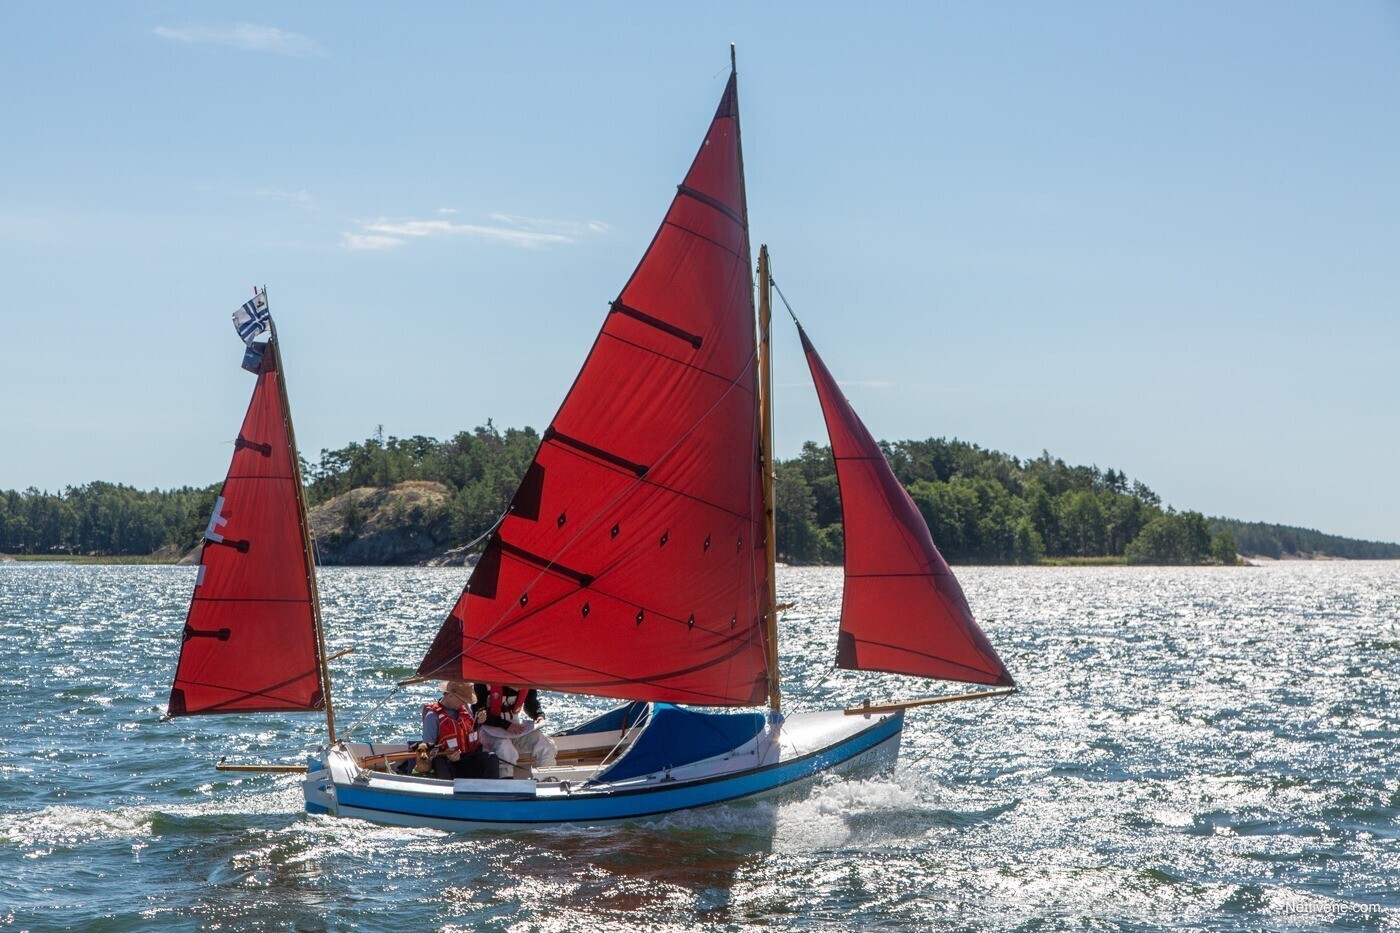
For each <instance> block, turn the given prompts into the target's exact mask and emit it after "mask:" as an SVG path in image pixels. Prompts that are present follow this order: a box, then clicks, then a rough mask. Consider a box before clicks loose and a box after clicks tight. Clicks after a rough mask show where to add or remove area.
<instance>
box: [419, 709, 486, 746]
mask: <svg viewBox="0 0 1400 933" xmlns="http://www.w3.org/2000/svg"><path fill="white" fill-rule="evenodd" d="M462 713H465V715H466V721H465V722H464V721H463V720H462V718H460V715H459V714H462ZM430 715H432V716H436V717H437V727H438V745H440V746H441V747H442V752H440V753H439V754H447V753H449V752H462V753H463V754H466V753H468V752H474V751H476V750H477V749H479V748H481V737H480V736H479V735H477V732H476V723H475V722H473V721H472V718H471V710H470V709H468V708H467V707H465V706H464V707H462V709H460V710H451V709H448V708H447V707H445V706H443V705H442V704H441V703H429V704H428V705H427V706H425V707H423V721H424V722H425V723H426V722H427V719H428V717H429V716H430Z"/></svg>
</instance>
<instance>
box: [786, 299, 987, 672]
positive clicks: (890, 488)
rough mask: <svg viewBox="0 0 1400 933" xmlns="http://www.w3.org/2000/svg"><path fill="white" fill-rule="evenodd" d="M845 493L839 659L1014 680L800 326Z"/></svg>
mask: <svg viewBox="0 0 1400 933" xmlns="http://www.w3.org/2000/svg"><path fill="white" fill-rule="evenodd" d="M798 333H799V335H800V336H801V338H802V349H803V351H804V352H805V353H806V354H807V365H808V366H809V367H811V370H812V381H813V382H815V383H816V386H817V395H818V396H819V397H820V399H821V404H822V413H823V415H825V417H826V430H827V433H828V434H829V435H830V437H831V452H832V455H833V456H834V457H835V458H836V480H837V483H838V485H839V487H840V491H841V519H842V526H843V529H844V533H845V541H846V588H845V592H844V593H843V595H842V600H841V629H840V633H839V634H838V636H837V642H836V664H837V666H838V667H843V668H848V669H852V670H863V671H889V672H891V673H896V674H913V675H916V676H921V677H936V678H940V679H943V680H958V681H964V682H967V683H975V684H995V685H998V686H1006V687H1009V686H1012V685H1013V683H1014V682H1013V681H1012V679H1011V674H1010V673H1008V672H1007V670H1006V667H1005V666H1004V665H1003V664H1002V663H1001V659H1000V658H998V657H997V653H996V651H994V650H993V649H992V646H991V643H990V642H988V641H987V636H986V635H984V634H983V632H982V629H981V628H980V627H979V626H978V625H977V622H976V621H975V620H974V619H973V618H972V610H971V609H969V608H968V605H967V599H966V598H965V597H964V596H963V591H962V587H961V586H959V585H958V581H957V578H956V577H954V576H953V572H952V571H951V570H950V569H948V564H947V563H946V562H945V561H944V560H943V555H941V554H939V553H938V548H936V547H934V544H933V536H932V535H930V534H929V530H928V525H927V523H925V522H924V519H923V516H922V515H920V514H919V510H918V508H917V507H915V505H914V502H913V500H911V499H910V498H909V494H908V493H907V492H905V490H904V487H903V486H901V485H900V483H899V480H898V479H896V478H895V475H894V472H893V471H892V470H891V469H890V465H889V462H888V461H887V460H885V455H884V452H883V451H881V450H880V445H879V444H877V443H875V440H874V438H872V437H871V436H870V432H869V431H867V430H866V428H865V425H864V424H863V423H861V420H860V418H859V417H858V416H857V415H856V413H855V411H854V409H852V408H851V403H850V402H848V401H847V400H846V397H845V396H844V395H843V394H842V393H841V390H840V388H839V387H838V386H837V385H836V380H835V379H833V378H832V376H831V373H830V372H829V371H828V370H827V368H826V364H825V363H823V362H822V360H821V357H819V356H818V355H817V351H816V349H814V348H813V346H812V342H811V341H810V340H808V339H807V334H806V333H805V332H803V330H802V328H801V326H800V325H799V326H798Z"/></svg>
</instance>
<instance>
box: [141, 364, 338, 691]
mask: <svg viewBox="0 0 1400 933" xmlns="http://www.w3.org/2000/svg"><path fill="white" fill-rule="evenodd" d="M279 359H280V357H279V354H278V353H277V347H276V342H275V338H274V340H273V342H271V343H270V344H269V346H268V347H267V348H266V350H265V351H264V352H263V354H262V363H261V366H260V367H259V372H258V382H257V386H256V387H255V388H254V389H253V399H252V401H251V402H250V403H249V405H248V414H247V416H245V417H244V419H243V427H242V429H241V430H240V431H239V432H238V439H237V440H236V441H235V442H234V450H233V463H232V464H230V466H229V471H228V478H227V479H225V480H224V485H223V488H222V489H220V490H219V497H218V499H217V501H216V504H215V507H214V515H213V517H212V518H210V520H209V527H208V529H207V530H206V532H205V537H204V546H203V549H202V551H201V553H200V559H199V577H198V578H197V582H196V583H195V588H194V598H193V599H192V600H191V602H190V611H189V615H188V616H187V617H186V619H185V630H184V641H183V643H182V644H181V647H180V663H179V666H178V667H177V668H176V671H175V685H174V687H172V688H171V691H170V709H169V714H170V715H171V716H188V715H195V714H199V713H240V712H270V711H277V710H316V709H324V703H325V701H324V699H323V697H322V695H321V684H320V674H319V671H320V667H319V659H318V657H317V647H316V644H317V643H316V628H315V626H316V622H315V608H314V605H313V602H312V593H311V580H310V574H311V572H312V571H311V567H310V564H309V562H308V555H307V553H306V548H305V538H304V536H303V531H302V525H301V522H302V520H303V518H302V507H301V504H300V499H299V497H300V487H299V477H298V474H297V471H296V469H295V467H294V465H293V462H292V456H293V453H292V446H291V442H290V436H289V432H288V426H287V418H286V411H285V410H284V407H283V406H284V396H283V393H282V390H281V387H280V386H279V384H278V381H279V379H280V373H279V372H278V363H279Z"/></svg>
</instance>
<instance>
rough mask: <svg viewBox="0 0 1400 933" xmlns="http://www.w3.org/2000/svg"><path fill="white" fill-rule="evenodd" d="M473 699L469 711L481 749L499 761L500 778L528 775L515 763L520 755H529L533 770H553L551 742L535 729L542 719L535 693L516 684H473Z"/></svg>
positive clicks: (553, 754) (552, 746) (527, 771)
mask: <svg viewBox="0 0 1400 933" xmlns="http://www.w3.org/2000/svg"><path fill="white" fill-rule="evenodd" d="M475 700H476V702H475V703H473V704H472V712H473V718H474V719H475V721H476V724H477V731H478V732H479V733H480V735H481V743H482V746H483V747H484V748H486V749H488V750H489V751H491V752H493V753H494V754H495V755H496V757H497V758H499V759H500V761H501V777H528V776H529V774H530V772H529V769H527V768H523V767H521V766H519V765H517V764H516V762H518V761H519V760H520V753H521V752H525V753H526V754H529V755H533V756H534V758H535V766H536V767H539V768H552V767H554V764H555V756H556V754H557V749H556V748H555V745H554V740H553V739H551V738H550V737H549V736H547V735H545V734H544V731H543V730H542V729H540V728H539V727H538V725H539V723H540V721H541V720H543V719H544V711H543V710H541V709H540V700H539V692H538V691H536V690H532V689H530V688H528V687H521V686H519V685H516V684H477V685H476V690H475ZM526 715H528V716H529V717H530V718H529V719H528V720H527V719H525V716H526Z"/></svg>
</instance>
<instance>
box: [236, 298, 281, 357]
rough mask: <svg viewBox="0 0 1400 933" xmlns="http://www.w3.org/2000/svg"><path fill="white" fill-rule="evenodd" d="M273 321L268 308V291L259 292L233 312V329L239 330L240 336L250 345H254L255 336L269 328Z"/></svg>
mask: <svg viewBox="0 0 1400 933" xmlns="http://www.w3.org/2000/svg"><path fill="white" fill-rule="evenodd" d="M271 322H272V315H271V314H270V313H269V312H268V310H267V292H258V293H257V294H256V295H254V296H253V300H252V301H250V302H248V303H247V304H245V305H244V306H243V307H241V308H239V309H238V310H237V311H235V312H233V329H234V330H236V331H238V336H240V337H242V338H243V342H244V343H246V344H248V346H250V347H251V346H252V345H253V338H255V337H257V336H258V334H261V333H262V332H263V331H265V330H267V326H268V324H270V323H271Z"/></svg>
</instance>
